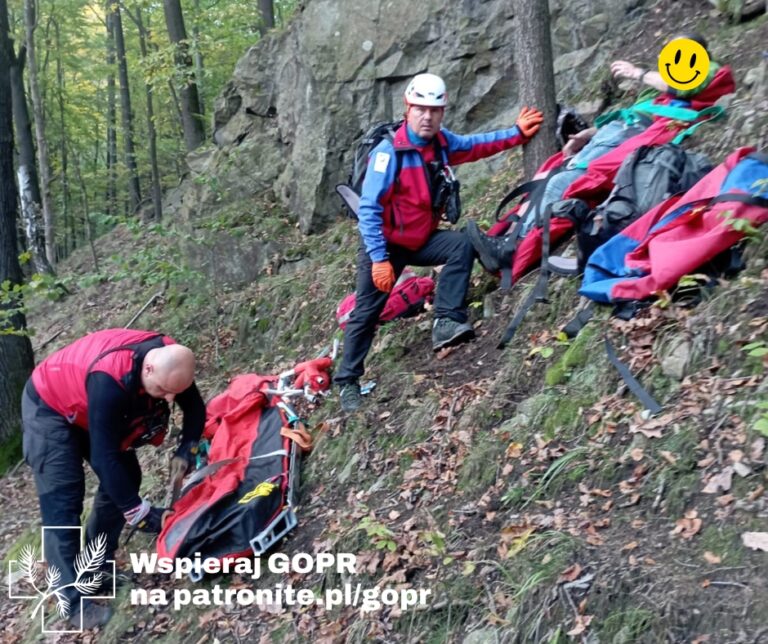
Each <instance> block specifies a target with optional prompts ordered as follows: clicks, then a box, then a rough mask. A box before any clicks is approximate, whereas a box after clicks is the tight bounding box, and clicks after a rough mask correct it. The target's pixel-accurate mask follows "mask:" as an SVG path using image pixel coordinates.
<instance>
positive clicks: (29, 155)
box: [10, 47, 53, 275]
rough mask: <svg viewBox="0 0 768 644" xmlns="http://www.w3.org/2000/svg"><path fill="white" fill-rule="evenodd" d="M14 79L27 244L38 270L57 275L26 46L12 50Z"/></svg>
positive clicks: (22, 213)
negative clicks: (47, 230) (48, 248)
mask: <svg viewBox="0 0 768 644" xmlns="http://www.w3.org/2000/svg"><path fill="white" fill-rule="evenodd" d="M10 53H11V56H13V59H12V61H11V68H10V80H11V101H12V103H13V118H14V120H15V122H16V136H17V138H18V151H19V164H18V169H17V178H18V184H19V196H20V197H21V199H20V201H21V220H22V222H23V224H24V234H25V236H26V239H27V247H28V248H29V251H30V253H31V254H32V264H33V266H34V268H35V272H36V273H47V274H49V275H52V274H53V268H52V267H51V265H50V263H49V262H48V258H47V257H46V255H45V235H43V228H42V225H41V223H42V218H43V203H42V199H41V197H40V182H39V180H38V178H37V163H36V162H35V145H34V142H33V140H32V126H31V124H30V122H29V110H28V108H27V99H26V96H25V95H24V62H25V60H26V48H24V47H22V48H21V49H20V50H19V55H18V56H14V55H13V50H11V52H10Z"/></svg>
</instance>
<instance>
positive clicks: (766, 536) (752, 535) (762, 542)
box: [741, 532, 768, 552]
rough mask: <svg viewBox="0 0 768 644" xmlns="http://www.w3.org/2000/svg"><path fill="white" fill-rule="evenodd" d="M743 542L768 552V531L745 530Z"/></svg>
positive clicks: (748, 546)
mask: <svg viewBox="0 0 768 644" xmlns="http://www.w3.org/2000/svg"><path fill="white" fill-rule="evenodd" d="M741 542H742V543H743V544H744V545H745V546H746V547H747V548H751V549H752V550H762V551H763V552H768V532H745V533H744V534H742V535H741Z"/></svg>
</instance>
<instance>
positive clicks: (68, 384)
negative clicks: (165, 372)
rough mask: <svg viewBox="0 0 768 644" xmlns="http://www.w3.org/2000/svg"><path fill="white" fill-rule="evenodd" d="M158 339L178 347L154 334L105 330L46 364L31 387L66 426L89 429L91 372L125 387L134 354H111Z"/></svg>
mask: <svg viewBox="0 0 768 644" xmlns="http://www.w3.org/2000/svg"><path fill="white" fill-rule="evenodd" d="M152 338H158V339H160V340H161V341H162V343H163V344H175V341H174V340H173V339H171V338H169V337H167V336H163V335H161V334H159V333H154V332H152V331H132V330H130V329H105V330H104V331H97V332H96V333H91V334H89V335H86V336H84V337H82V338H80V339H79V340H75V342H73V343H72V344H70V345H68V346H66V347H64V348H63V349H60V350H59V351H57V352H56V353H53V354H51V355H50V356H48V357H47V358H46V359H45V360H43V361H42V362H41V363H40V364H39V365H37V367H35V370H34V371H33V372H32V384H33V385H34V386H35V389H36V390H37V393H38V395H39V396H40V398H41V399H42V400H43V402H44V403H45V404H46V405H48V406H49V407H50V408H51V409H53V410H54V411H56V412H58V413H59V414H61V415H62V416H64V418H66V419H67V422H69V423H71V424H72V425H76V426H77V427H81V428H83V429H88V395H87V393H86V379H87V378H88V374H89V373H90V372H92V371H94V372H95V371H101V372H104V373H106V374H107V375H109V376H111V377H112V378H113V379H114V380H115V381H116V382H118V383H120V384H122V385H123V387H125V382H124V378H125V377H126V376H127V375H128V374H129V373H130V372H131V370H132V369H133V368H134V366H135V365H134V358H135V355H134V352H133V351H112V352H110V353H107V354H106V355H104V356H103V357H102V358H101V359H99V360H97V358H99V356H101V354H103V353H104V352H105V351H109V350H110V349H115V348H117V347H121V346H124V345H128V344H137V343H139V342H144V341H145V340H150V339H152Z"/></svg>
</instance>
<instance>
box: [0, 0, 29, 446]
mask: <svg viewBox="0 0 768 644" xmlns="http://www.w3.org/2000/svg"><path fill="white" fill-rule="evenodd" d="M8 31H9V30H8V5H7V3H6V0H0V283H4V282H5V281H6V280H7V281H8V282H9V284H10V286H11V289H13V287H14V286H16V285H18V284H21V266H19V256H18V252H19V251H18V247H17V240H16V215H17V211H16V183H15V181H14V177H13V108H12V106H11V78H10V67H11V61H12V59H13V54H12V51H13V50H12V48H11V41H10V38H9V35H8ZM10 292H11V293H13V291H12V290H11V291H10ZM10 297H11V299H10V300H9V299H8V297H7V296H2V298H0V410H2V411H1V412H0V449H3V450H4V451H5V450H7V449H10V445H9V442H11V441H13V440H14V439H15V437H16V436H17V435H18V432H19V429H20V428H21V391H22V389H23V388H24V383H25V382H26V381H27V378H28V377H29V375H30V373H32V368H33V367H34V358H33V355H32V345H31V343H30V341H29V337H28V336H27V335H26V334H25V333H24V331H25V329H26V326H27V322H26V319H25V318H24V314H23V312H22V311H21V310H20V305H21V301H20V296H18V297H16V296H10ZM16 440H18V439H16ZM16 445H17V446H18V442H17V443H16Z"/></svg>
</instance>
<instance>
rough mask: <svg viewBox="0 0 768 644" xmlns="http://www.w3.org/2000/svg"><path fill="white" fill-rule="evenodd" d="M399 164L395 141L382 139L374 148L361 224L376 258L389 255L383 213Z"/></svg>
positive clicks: (367, 247) (362, 201) (365, 183)
mask: <svg viewBox="0 0 768 644" xmlns="http://www.w3.org/2000/svg"><path fill="white" fill-rule="evenodd" d="M396 167H397V160H396V158H395V148H394V146H393V145H392V143H390V142H389V141H386V140H385V141H381V143H379V144H378V145H377V146H376V147H375V148H374V149H373V150H371V154H370V156H369V157H368V167H367V169H366V171H365V178H364V179H363V189H362V195H360V208H359V210H358V213H357V218H358V222H357V225H358V228H359V229H360V235H361V236H362V238H363V244H365V250H366V251H367V252H368V255H369V256H370V258H371V261H373V262H383V261H385V260H386V259H387V258H388V255H387V241H386V239H384V232H383V229H382V228H383V220H382V214H383V212H384V204H385V203H386V202H387V200H388V199H389V198H390V196H391V194H392V190H393V187H394V184H395V174H396V169H397V168H396Z"/></svg>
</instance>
